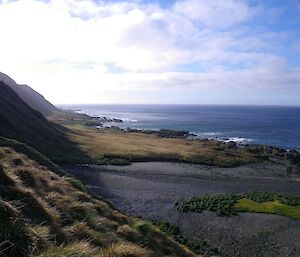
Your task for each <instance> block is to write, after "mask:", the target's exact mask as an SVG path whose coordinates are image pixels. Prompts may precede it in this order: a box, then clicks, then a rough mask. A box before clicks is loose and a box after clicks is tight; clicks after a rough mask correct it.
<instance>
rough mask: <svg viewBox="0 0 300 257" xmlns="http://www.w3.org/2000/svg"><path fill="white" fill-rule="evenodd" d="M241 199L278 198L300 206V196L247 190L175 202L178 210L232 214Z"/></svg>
mask: <svg viewBox="0 0 300 257" xmlns="http://www.w3.org/2000/svg"><path fill="white" fill-rule="evenodd" d="M241 199H248V200H251V201H254V202H257V203H265V202H272V201H275V200H278V201H279V202H280V203H282V204H287V205H290V206H300V197H298V196H291V195H287V194H283V193H277V192H255V191H254V192H247V193H241V194H234V193H230V194H215V195H204V196H198V197H192V198H189V199H186V200H184V201H181V202H177V203H175V205H176V208H177V210H180V211H183V212H188V211H191V212H202V211H204V210H208V211H213V212H216V213H217V214H218V215H219V216H231V215H234V214H236V213H237V208H236V204H237V203H238V201H239V200H241Z"/></svg>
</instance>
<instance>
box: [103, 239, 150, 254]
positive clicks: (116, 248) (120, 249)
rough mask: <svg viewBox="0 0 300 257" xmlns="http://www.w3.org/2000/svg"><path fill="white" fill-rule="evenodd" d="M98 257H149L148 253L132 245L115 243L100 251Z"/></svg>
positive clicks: (144, 249)
mask: <svg viewBox="0 0 300 257" xmlns="http://www.w3.org/2000/svg"><path fill="white" fill-rule="evenodd" d="M99 257H150V251H149V250H147V249H146V248H142V247H140V246H138V245H134V244H132V243H127V242H126V243H117V244H113V245H111V246H109V247H107V248H105V249H102V250H100V253H99Z"/></svg>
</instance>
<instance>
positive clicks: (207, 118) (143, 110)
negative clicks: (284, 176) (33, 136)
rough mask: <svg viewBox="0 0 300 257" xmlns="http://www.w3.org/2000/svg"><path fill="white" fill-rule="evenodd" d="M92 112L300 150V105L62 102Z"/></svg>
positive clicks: (136, 124)
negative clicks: (77, 103) (87, 103)
mask: <svg viewBox="0 0 300 257" xmlns="http://www.w3.org/2000/svg"><path fill="white" fill-rule="evenodd" d="M59 107H60V108H63V109H72V110H80V112H82V113H86V114H89V115H97V116H105V117H113V118H120V119H123V121H124V123H116V124H111V125H115V126H119V127H121V128H127V127H130V128H136V129H151V130H158V129H172V130H187V131H189V132H191V133H193V134H196V135H198V136H199V137H201V138H210V139H219V140H223V139H230V140H233V141H236V142H241V143H247V144H248V143H249V144H267V145H271V146H276V147H281V148H285V149H296V150H298V151H300V107H279V106H221V105H107V104H105V105H60V106H59Z"/></svg>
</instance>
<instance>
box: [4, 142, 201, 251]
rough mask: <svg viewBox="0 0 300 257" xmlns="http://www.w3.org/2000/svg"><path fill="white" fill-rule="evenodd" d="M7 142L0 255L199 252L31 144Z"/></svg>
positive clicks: (5, 148)
mask: <svg viewBox="0 0 300 257" xmlns="http://www.w3.org/2000/svg"><path fill="white" fill-rule="evenodd" d="M3 143H5V139H2V142H1V143H0V256H10V257H21V256H22V257H29V256H32V257H33V256H35V257H58V256H60V257H163V256H173V257H176V256H178V257H179V256H182V257H193V256H196V255H195V254H193V253H192V252H190V251H189V250H187V249H186V248H185V247H183V246H181V245H180V244H178V243H176V242H175V241H174V240H173V239H171V238H169V237H168V236H167V235H165V234H164V233H162V232H161V231H160V230H159V229H158V228H157V227H155V226H153V225H151V224H150V223H147V222H143V221H141V220H139V219H134V218H130V217H127V216H125V215H124V214H122V213H120V212H119V211H117V210H115V209H113V208H112V207H111V206H110V205H109V204H108V203H107V202H105V201H104V200H103V199H101V198H100V197H97V196H94V195H92V194H90V193H89V192H88V191H87V190H86V189H85V187H84V186H83V185H82V184H81V183H80V182H79V181H77V180H76V179H74V178H73V177H69V176H61V175H58V174H57V171H58V170H59V168H58V167H57V166H55V164H53V163H51V162H50V161H47V158H45V157H42V156H41V155H40V154H38V153H37V152H36V151H34V150H32V149H31V148H28V147H26V146H25V145H24V144H21V145H22V149H23V151H22V152H23V153H24V152H27V155H25V154H23V153H20V152H16V151H15V150H14V149H17V148H20V145H18V144H19V143H13V142H12V141H10V142H9V143H6V145H7V144H11V146H12V147H13V148H12V147H3V146H2V145H3ZM28 156H31V158H28ZM34 156H35V158H37V157H38V159H37V160H35V159H33V157H34ZM41 160H43V165H41ZM55 167H56V168H55ZM53 168H54V169H53ZM59 173H60V172H59Z"/></svg>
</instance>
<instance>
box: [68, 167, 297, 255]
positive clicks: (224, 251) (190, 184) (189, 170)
mask: <svg viewBox="0 0 300 257" xmlns="http://www.w3.org/2000/svg"><path fill="white" fill-rule="evenodd" d="M64 168H65V169H66V170H67V171H68V172H70V173H71V174H73V175H75V176H76V177H78V178H79V179H81V180H82V181H83V182H84V183H85V184H86V185H88V187H89V188H90V189H92V190H93V191H94V192H96V193H98V194H99V195H100V196H102V197H103V198H105V199H106V200H108V201H109V202H111V203H112V204H113V205H114V206H115V207H116V208H118V209H120V210H121V211H123V212H125V213H126V214H129V215H132V216H136V217H141V218H143V219H150V220H160V221H164V222H169V223H171V224H173V225H175V226H177V227H179V228H180V229H181V231H182V232H183V234H184V235H185V236H187V237H188V238H189V239H190V240H191V241H194V242H203V241H206V242H208V243H209V245H211V246H213V247H217V248H218V249H219V250H220V251H221V256H224V257H225V256H226V257H227V256H228V257H235V256H243V257H248V256H249V257H254V256H259V257H273V256H274V257H275V256H276V257H287V256H295V257H296V256H300V244H299V242H300V221H296V220H293V219H290V218H286V217H281V216H278V215H271V214H259V213H241V214H239V215H237V216H233V217H218V216H217V215H216V214H215V213H211V212H203V213H201V214H198V213H180V212H178V211H177V210H176V209H175V208H174V203H175V202H176V201H177V200H180V199H183V198H186V197H191V196H195V195H202V194H213V193H229V192H236V193H238V192H246V191H253V190H256V191H277V192H285V193H289V194H294V195H300V180H299V177H298V176H297V175H293V176H291V175H290V174H287V173H286V171H285V169H284V166H283V165H281V164H276V163H263V164H252V165H247V166H242V167H237V168H217V167H210V166H203V165H192V164H181V163H163V162H145V163H134V164H132V165H128V166H109V165H107V166H65V167H64Z"/></svg>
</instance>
